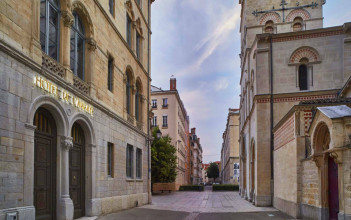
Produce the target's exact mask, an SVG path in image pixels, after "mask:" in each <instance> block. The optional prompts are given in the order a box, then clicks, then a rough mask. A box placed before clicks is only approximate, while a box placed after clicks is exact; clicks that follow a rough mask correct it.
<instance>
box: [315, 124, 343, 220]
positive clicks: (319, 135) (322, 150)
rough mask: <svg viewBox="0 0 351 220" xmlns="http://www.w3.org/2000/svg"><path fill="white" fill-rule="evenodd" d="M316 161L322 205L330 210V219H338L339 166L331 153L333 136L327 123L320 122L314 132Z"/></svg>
mask: <svg viewBox="0 0 351 220" xmlns="http://www.w3.org/2000/svg"><path fill="white" fill-rule="evenodd" d="M313 141H314V146H313V151H314V158H315V159H314V160H315V161H316V163H317V166H318V170H319V173H320V175H319V176H320V186H321V188H320V195H321V196H320V198H321V205H322V207H324V208H327V209H328V214H329V219H332V220H336V219H338V213H339V184H338V164H337V163H336V161H335V159H334V158H333V157H332V155H331V153H329V152H330V144H331V135H330V131H329V127H328V125H327V124H326V123H325V122H320V123H319V124H318V125H317V126H316V128H315V130H314V139H313Z"/></svg>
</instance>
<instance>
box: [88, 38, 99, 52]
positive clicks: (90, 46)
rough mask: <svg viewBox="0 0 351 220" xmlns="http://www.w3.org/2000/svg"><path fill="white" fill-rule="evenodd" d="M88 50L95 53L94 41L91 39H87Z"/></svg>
mask: <svg viewBox="0 0 351 220" xmlns="http://www.w3.org/2000/svg"><path fill="white" fill-rule="evenodd" d="M87 43H88V49H89V50H91V51H95V50H96V48H97V45H96V41H95V40H94V39H93V38H88V39H87Z"/></svg>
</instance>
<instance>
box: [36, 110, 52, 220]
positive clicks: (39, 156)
mask: <svg viewBox="0 0 351 220" xmlns="http://www.w3.org/2000/svg"><path fill="white" fill-rule="evenodd" d="M33 125H35V126H36V129H35V132H34V207H35V218H36V219H40V220H54V219H56V155H57V142H56V140H57V139H56V137H57V130H56V123H55V120H54V118H53V117H52V115H51V114H50V112H49V111H48V110H46V109H44V108H39V109H38V110H37V111H36V113H35V115H34V119H33Z"/></svg>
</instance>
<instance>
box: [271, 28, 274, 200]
mask: <svg viewBox="0 0 351 220" xmlns="http://www.w3.org/2000/svg"><path fill="white" fill-rule="evenodd" d="M270 51H271V52H270V84H271V85H270V87H271V88H270V90H271V91H270V106H271V108H270V119H271V129H270V132H271V151H270V154H271V161H270V162H271V195H272V200H271V201H272V203H273V198H274V167H273V151H274V134H273V122H274V118H273V117H274V112H273V107H274V105H273V104H274V100H273V98H274V97H273V35H271V36H270Z"/></svg>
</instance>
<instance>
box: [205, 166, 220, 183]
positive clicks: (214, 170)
mask: <svg viewBox="0 0 351 220" xmlns="http://www.w3.org/2000/svg"><path fill="white" fill-rule="evenodd" d="M207 177H208V178H213V182H216V178H217V177H219V168H218V165H217V164H216V163H210V166H209V167H208V169H207Z"/></svg>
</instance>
